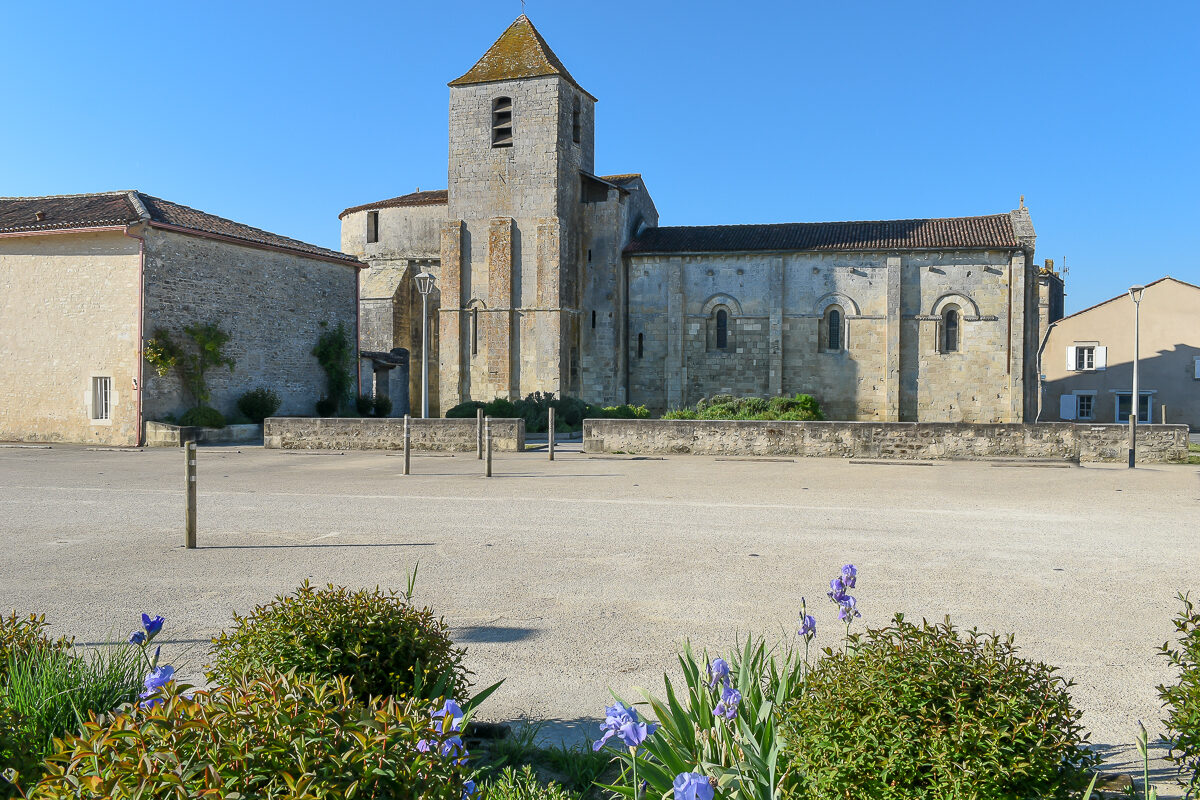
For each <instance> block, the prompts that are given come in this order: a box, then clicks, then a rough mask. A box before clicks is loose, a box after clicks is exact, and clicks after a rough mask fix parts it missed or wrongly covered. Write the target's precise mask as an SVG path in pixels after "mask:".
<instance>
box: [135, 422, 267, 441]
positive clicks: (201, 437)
mask: <svg viewBox="0 0 1200 800" xmlns="http://www.w3.org/2000/svg"><path fill="white" fill-rule="evenodd" d="M144 427H145V433H144V434H143V436H142V442H143V444H145V446H146V447H182V446H183V445H184V444H185V443H187V442H197V443H199V444H230V443H234V442H247V443H255V444H257V443H259V442H261V441H262V438H263V426H262V425H253V424H251V425H226V426H225V427H224V428H202V427H199V426H196V425H168V424H167V423H165V422H153V421H148V422H146V423H145V425H144Z"/></svg>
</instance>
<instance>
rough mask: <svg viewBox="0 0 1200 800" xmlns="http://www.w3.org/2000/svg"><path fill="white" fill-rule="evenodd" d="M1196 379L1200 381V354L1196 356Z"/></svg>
mask: <svg viewBox="0 0 1200 800" xmlns="http://www.w3.org/2000/svg"><path fill="white" fill-rule="evenodd" d="M1196 380H1198V381H1200V356H1196Z"/></svg>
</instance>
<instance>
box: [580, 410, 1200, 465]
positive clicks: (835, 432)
mask: <svg viewBox="0 0 1200 800" xmlns="http://www.w3.org/2000/svg"><path fill="white" fill-rule="evenodd" d="M1128 442H1129V428H1128V426H1126V425H1076V424H1074V423H1070V422H1048V423H1042V424H1037V425H1023V424H972V423H938V422H783V421H778V422H776V421H757V420H753V421H742V420H729V421H717V420H665V419H655V420H645V419H639V420H624V419H589V420H584V422H583V450H584V452H585V453H611V452H614V451H621V452H626V453H639V454H668V453H689V454H692V455H714V456H732V455H742V456H745V455H752V456H830V457H835V458H912V459H917V458H920V459H931V458H963V459H970V458H1039V459H1061V460H1063V461H1125V460H1126V459H1127V458H1128V448H1129V444H1128ZM1187 442H1188V427H1187V426H1186V425H1139V426H1138V452H1137V456H1138V461H1139V462H1144V463H1156V462H1157V463H1162V462H1185V461H1187Z"/></svg>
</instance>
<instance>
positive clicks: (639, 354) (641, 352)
mask: <svg viewBox="0 0 1200 800" xmlns="http://www.w3.org/2000/svg"><path fill="white" fill-rule="evenodd" d="M642 336H643V334H640V333H639V334H638V358H641V357H642V354H643V353H644V352H645V350H644V349H643V346H642V345H643V341H642Z"/></svg>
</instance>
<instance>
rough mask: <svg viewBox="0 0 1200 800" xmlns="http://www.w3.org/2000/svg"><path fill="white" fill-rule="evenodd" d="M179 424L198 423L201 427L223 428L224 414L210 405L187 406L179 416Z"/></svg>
mask: <svg viewBox="0 0 1200 800" xmlns="http://www.w3.org/2000/svg"><path fill="white" fill-rule="evenodd" d="M179 424H180V425H189V426H191V425H198V426H200V427H202V428H224V427H225V415H224V414H222V413H221V412H220V411H217V410H216V409H215V408H212V407H211V406H196V407H195V408H189V409H188V410H187V411H185V412H183V414H182V416H180V417H179Z"/></svg>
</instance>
